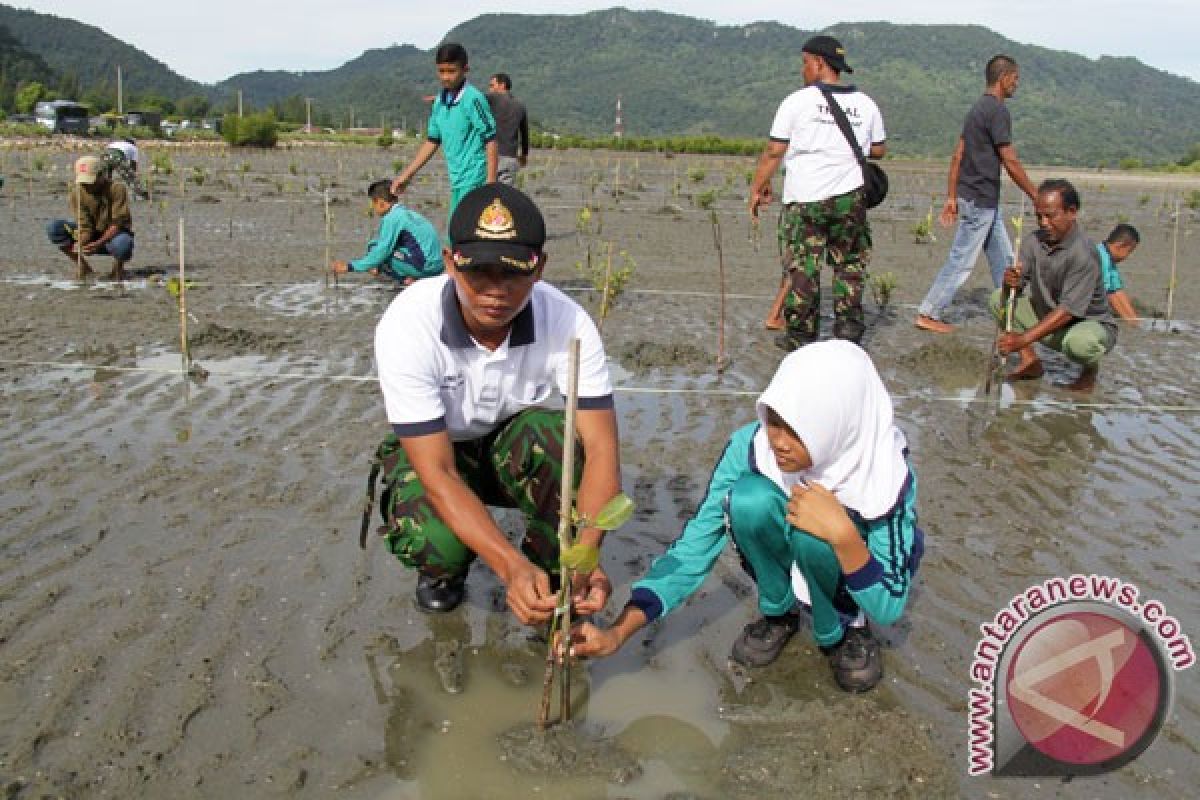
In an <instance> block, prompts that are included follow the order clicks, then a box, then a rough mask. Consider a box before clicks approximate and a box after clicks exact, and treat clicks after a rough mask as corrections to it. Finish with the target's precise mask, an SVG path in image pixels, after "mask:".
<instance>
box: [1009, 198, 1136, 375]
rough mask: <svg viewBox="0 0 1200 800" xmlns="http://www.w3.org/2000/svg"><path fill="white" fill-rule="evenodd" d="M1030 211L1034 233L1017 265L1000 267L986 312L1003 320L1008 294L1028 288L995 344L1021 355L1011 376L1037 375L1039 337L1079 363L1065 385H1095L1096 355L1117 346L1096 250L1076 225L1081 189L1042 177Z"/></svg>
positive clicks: (1053, 348) (1098, 364) (1114, 323)
mask: <svg viewBox="0 0 1200 800" xmlns="http://www.w3.org/2000/svg"><path fill="white" fill-rule="evenodd" d="M1034 210H1035V211H1036V214H1037V221H1038V231H1037V233H1035V234H1034V235H1033V236H1030V237H1028V238H1026V239H1025V241H1023V242H1022V243H1021V252H1020V254H1019V255H1018V259H1017V263H1016V264H1014V265H1013V266H1011V267H1009V268H1008V269H1007V270H1005V272H1004V286H1003V287H1002V288H1000V289H997V290H996V291H995V292H993V293H992V297H991V303H990V305H991V310H992V316H994V317H995V318H996V320H997V321H998V322H1003V319H1004V315H1005V313H1006V305H1007V303H1006V299H1007V296H1008V294H1007V293H1008V292H1010V291H1015V292H1018V293H1022V292H1024V290H1025V289H1026V288H1028V289H1029V292H1028V295H1027V296H1023V297H1020V298H1019V299H1018V300H1017V301H1016V304H1015V306H1014V308H1013V318H1012V328H1013V332H1012V333H1004V334H1001V335H1000V338H999V339H998V341H997V345H998V349H999V350H1000V352H1001V353H1004V354H1006V355H1007V354H1008V353H1013V352H1016V353H1019V354H1020V357H1021V360H1020V363H1018V365H1017V366H1016V368H1015V369H1013V371H1012V372H1010V373H1009V374H1008V378H1009V380H1035V379H1037V378H1040V377H1042V373H1043V368H1042V362H1041V359H1039V358H1038V355H1037V352H1036V351H1035V350H1034V348H1033V345H1034V343H1035V342H1041V343H1042V344H1044V345H1046V346H1047V347H1049V348H1051V349H1052V350H1057V351H1058V352H1060V353H1062V354H1063V355H1064V356H1066V357H1067V359H1068V360H1069V361H1073V362H1075V363H1076V364H1080V365H1082V369H1081V370H1080V373H1079V377H1078V378H1077V379H1076V380H1075V381H1074V382H1072V383H1068V384H1063V388H1066V389H1071V390H1074V391H1080V392H1089V391H1091V390H1092V389H1093V388H1094V387H1095V385H1096V376H1097V374H1099V372H1100V359H1101V358H1102V357H1103V356H1104V355H1105V353H1107V352H1108V351H1110V350H1112V349H1113V346H1114V345H1116V343H1117V323H1116V322H1115V321H1114V320H1113V316H1112V312H1111V310H1110V309H1109V306H1108V293H1107V292H1106V291H1105V288H1104V282H1103V281H1102V280H1101V277H1100V255H1099V253H1098V252H1097V250H1096V246H1095V245H1094V244H1092V243H1091V241H1090V240H1088V238H1087V236H1085V235H1084V233H1083V231H1082V230H1081V229H1080V227H1079V224H1078V221H1077V219H1076V217H1077V216H1078V214H1079V192H1077V191H1076V190H1075V187H1074V186H1072V185H1071V183H1070V182H1069V181H1066V180H1063V179H1062V178H1052V179H1050V180H1047V181H1043V182H1042V184H1041V185H1040V186H1039V187H1038V193H1037V203H1036V205H1035V209H1034Z"/></svg>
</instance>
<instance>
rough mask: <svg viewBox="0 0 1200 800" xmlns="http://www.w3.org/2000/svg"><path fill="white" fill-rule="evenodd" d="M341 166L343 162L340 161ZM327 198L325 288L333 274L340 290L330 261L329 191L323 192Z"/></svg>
mask: <svg viewBox="0 0 1200 800" xmlns="http://www.w3.org/2000/svg"><path fill="white" fill-rule="evenodd" d="M338 164H339V165H340V164H341V162H340V161H339V162H338ZM323 194H324V197H325V288H326V289H328V288H329V275H330V273H333V288H335V289H336V288H338V276H337V273H336V272H333V267H332V266H330V264H331V261H330V259H332V258H333V254H332V246H333V245H332V242H333V216H332V215H330V213H329V190H328V189H326V190H324V192H323Z"/></svg>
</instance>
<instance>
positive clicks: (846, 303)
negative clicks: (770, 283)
mask: <svg viewBox="0 0 1200 800" xmlns="http://www.w3.org/2000/svg"><path fill="white" fill-rule="evenodd" d="M779 248H780V257H781V260H782V263H783V272H784V279H785V280H790V281H791V290H790V291H789V292H788V295H787V299H786V300H785V301H784V306H783V319H784V322H785V324H786V327H787V340H788V345H789V346H790V347H792V348H796V347H801V346H802V345H806V344H809V343H810V342H815V341H816V340H817V334H818V333H819V323H820V320H821V267H822V265H824V264H825V263H826V262H828V263H830V264H832V265H833V318H834V322H833V335H834V337H836V338H838V339H849V340H851V341H853V342H856V343H857V342H858V341H860V340H861V339H862V335H863V331H864V330H866V323H865V321H864V317H863V307H862V302H863V289H864V287H865V285H866V282H867V266H868V265H869V264H870V263H871V227H870V225H869V224H868V223H867V206H866V203H865V201H864V199H863V193H862V190H861V189H855V190H854V191H852V192H847V193H846V194H840V195H837V196H836V197H829V198H826V199H825V200H817V201H814V202H811V203H790V204H788V205H787V206H786V207H785V208H784V210H783V216H782V217H780V220H779Z"/></svg>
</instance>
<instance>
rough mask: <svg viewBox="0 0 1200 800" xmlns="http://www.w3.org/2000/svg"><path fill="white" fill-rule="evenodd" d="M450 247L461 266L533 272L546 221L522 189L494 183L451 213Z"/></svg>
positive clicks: (475, 191)
mask: <svg viewBox="0 0 1200 800" xmlns="http://www.w3.org/2000/svg"><path fill="white" fill-rule="evenodd" d="M449 235H450V250H451V252H452V255H453V258H454V265H455V266H456V267H458V269H462V270H470V269H477V268H479V267H484V266H492V265H494V266H499V267H503V268H504V270H505V271H506V272H511V273H514V274H518V275H528V274H529V273H531V272H533V271H534V270H535V269H537V266H538V264H539V263H541V260H542V247H543V246H544V245H545V244H546V222H545V220H543V219H542V212H541V211H539V210H538V207H537V206H536V205H534V202H533V201H532V200H530V199H529V196H528V195H526V194H525V193H524V192H522V191H520V190H519V189H515V188H513V187H512V186H508V185H507V184H503V183H488V184H485V185H483V186H480V187H479V188H478V189H472V190H471V191H470V192H468V193H467V194H466V196H465V197H463V199H462V200H460V201H459V203H458V208H456V209H454V214H453V216H451V217H450V229H449Z"/></svg>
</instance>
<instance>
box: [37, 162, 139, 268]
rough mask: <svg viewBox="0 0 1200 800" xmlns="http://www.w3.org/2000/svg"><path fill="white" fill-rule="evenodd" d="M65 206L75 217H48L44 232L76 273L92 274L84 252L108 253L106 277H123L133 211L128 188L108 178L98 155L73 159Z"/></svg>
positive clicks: (130, 247) (129, 250)
mask: <svg viewBox="0 0 1200 800" xmlns="http://www.w3.org/2000/svg"><path fill="white" fill-rule="evenodd" d="M67 206H68V207H69V208H70V209H71V214H72V216H73V217H75V221H74V222H69V221H67V220H65V219H55V220H51V221H50V223H49V224H47V225H46V236H47V237H48V238H49V239H50V242H51V244H53V245H54V246H55V247H57V248H58V249H59V250H61V251H62V252H63V253H64V254H65V255H66V257H67V258H69V259H71V263H72V264H75V265H76V267H77V270H78V274H77V275H76V277H77V278H78V279H79V280H83V279H84V278H86V277H87V276H89V275H91V274H93V273H92V267H91V264H89V263H88V261H87V258H86V256H92V255H108V256H112V257H113V262H114V263H113V268H112V272H110V273H109V276H108V277H109V278H111V279H112V280H118V281H119V280H124V278H125V264H127V263H128V262H129V260H130V259H132V258H133V215H132V214H131V213H130V211H129V193H128V191H127V190H126V189H125V187H124V186H123V185H122V184H120V183H117V182H115V181H113V180H112V178H111V176H110V175H109V171H108V168H107V167H106V166H105V164H104V161H103V160H102V159H100V158H99V157H97V156H83V157H82V158H79V159H78V160H76V161H75V182H74V183H73V184H72V185H71V189H70V191H69V192H67Z"/></svg>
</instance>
